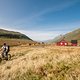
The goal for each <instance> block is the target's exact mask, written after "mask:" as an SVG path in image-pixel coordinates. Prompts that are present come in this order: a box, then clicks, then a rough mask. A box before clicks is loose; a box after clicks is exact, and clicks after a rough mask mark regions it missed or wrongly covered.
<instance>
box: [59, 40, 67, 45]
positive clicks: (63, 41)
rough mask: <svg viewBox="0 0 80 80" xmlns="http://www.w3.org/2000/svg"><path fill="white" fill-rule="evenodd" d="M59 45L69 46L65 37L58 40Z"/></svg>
mask: <svg viewBox="0 0 80 80" xmlns="http://www.w3.org/2000/svg"><path fill="white" fill-rule="evenodd" d="M57 46H68V42H67V41H65V40H64V39H63V40H61V41H59V42H57Z"/></svg>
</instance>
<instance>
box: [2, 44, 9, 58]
mask: <svg viewBox="0 0 80 80" xmlns="http://www.w3.org/2000/svg"><path fill="white" fill-rule="evenodd" d="M1 50H2V58H4V57H7V56H8V52H9V47H8V45H7V44H6V43H4V44H3V46H2V48H1Z"/></svg>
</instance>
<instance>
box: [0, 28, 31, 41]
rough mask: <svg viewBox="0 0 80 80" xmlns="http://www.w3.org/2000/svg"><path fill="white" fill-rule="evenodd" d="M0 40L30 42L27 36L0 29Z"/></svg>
mask: <svg viewBox="0 0 80 80" xmlns="http://www.w3.org/2000/svg"><path fill="white" fill-rule="evenodd" d="M0 38H10V39H27V40H31V39H30V38H29V37H28V36H26V35H24V34H22V33H20V32H15V31H8V30H3V29H0Z"/></svg>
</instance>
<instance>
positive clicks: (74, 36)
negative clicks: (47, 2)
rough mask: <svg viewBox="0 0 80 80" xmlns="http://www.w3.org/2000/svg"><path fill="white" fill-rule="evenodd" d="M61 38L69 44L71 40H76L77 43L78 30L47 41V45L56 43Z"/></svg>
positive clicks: (79, 33)
mask: <svg viewBox="0 0 80 80" xmlns="http://www.w3.org/2000/svg"><path fill="white" fill-rule="evenodd" d="M63 38H64V39H65V40H66V41H68V42H70V41H71V40H78V41H79V40H80V28H79V29H77V30H74V31H71V32H69V33H66V34H65V35H60V36H57V37H55V38H54V39H53V40H51V41H49V42H48V43H53V42H57V41H60V40H61V39H63Z"/></svg>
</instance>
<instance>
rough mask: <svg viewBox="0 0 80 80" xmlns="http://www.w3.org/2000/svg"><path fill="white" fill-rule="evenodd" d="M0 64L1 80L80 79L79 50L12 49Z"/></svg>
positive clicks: (56, 48) (53, 48) (76, 48)
mask: <svg viewBox="0 0 80 80" xmlns="http://www.w3.org/2000/svg"><path fill="white" fill-rule="evenodd" d="M10 54H11V55H12V58H11V60H10V61H1V62H0V80H80V47H71V46H66V47H64V46H63V47H62V46H61V47H60V46H53V45H48V46H26V45H25V46H15V47H11V51H10Z"/></svg>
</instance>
